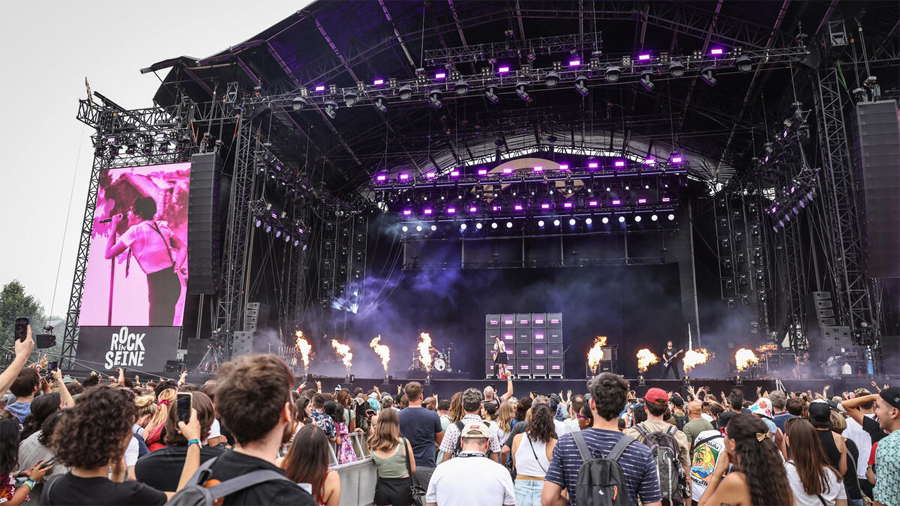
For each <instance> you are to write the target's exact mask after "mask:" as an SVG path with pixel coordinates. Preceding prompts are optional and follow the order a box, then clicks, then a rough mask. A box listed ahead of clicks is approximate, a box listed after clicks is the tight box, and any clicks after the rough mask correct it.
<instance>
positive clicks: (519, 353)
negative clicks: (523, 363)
mask: <svg viewBox="0 0 900 506" xmlns="http://www.w3.org/2000/svg"><path fill="white" fill-rule="evenodd" d="M529 358H531V344H517V345H516V359H517V360H522V359H529Z"/></svg>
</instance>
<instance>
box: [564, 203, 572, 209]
mask: <svg viewBox="0 0 900 506" xmlns="http://www.w3.org/2000/svg"><path fill="white" fill-rule="evenodd" d="M563 207H564V208H566V209H572V203H571V202H566V203H564V204H563Z"/></svg>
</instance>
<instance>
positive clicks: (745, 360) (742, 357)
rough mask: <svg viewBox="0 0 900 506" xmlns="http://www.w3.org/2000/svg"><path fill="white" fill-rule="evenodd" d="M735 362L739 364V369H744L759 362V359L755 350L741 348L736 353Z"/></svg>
mask: <svg viewBox="0 0 900 506" xmlns="http://www.w3.org/2000/svg"><path fill="white" fill-rule="evenodd" d="M734 362H735V363H736V364H737V368H738V371H743V370H745V369H747V368H748V367H750V365H751V364H758V363H759V359H758V358H756V354H755V353H753V350H751V349H748V348H741V349H739V350H738V351H737V353H735V354H734Z"/></svg>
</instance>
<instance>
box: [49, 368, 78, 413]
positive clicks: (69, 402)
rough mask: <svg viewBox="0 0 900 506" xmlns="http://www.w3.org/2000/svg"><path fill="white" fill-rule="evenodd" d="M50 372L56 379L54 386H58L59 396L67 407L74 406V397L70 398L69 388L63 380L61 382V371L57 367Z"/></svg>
mask: <svg viewBox="0 0 900 506" xmlns="http://www.w3.org/2000/svg"><path fill="white" fill-rule="evenodd" d="M50 374H52V375H53V379H54V380H56V386H57V387H59V398H60V399H62V401H63V402H65V403H66V407H67V408H71V407H72V406H74V405H75V399H73V398H72V394H70V393H69V389H68V388H67V387H66V384H65V382H63V375H62V371H60V370H59V368H58V367H57V368H56V369H54V370H53V372H52V373H50Z"/></svg>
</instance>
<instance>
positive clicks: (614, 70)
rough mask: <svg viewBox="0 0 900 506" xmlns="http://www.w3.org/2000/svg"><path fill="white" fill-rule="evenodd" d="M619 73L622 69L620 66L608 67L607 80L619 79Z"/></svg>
mask: <svg viewBox="0 0 900 506" xmlns="http://www.w3.org/2000/svg"><path fill="white" fill-rule="evenodd" d="M619 74H621V71H620V70H619V67H609V68H607V69H606V82H609V83H614V82H616V81H618V80H619Z"/></svg>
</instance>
